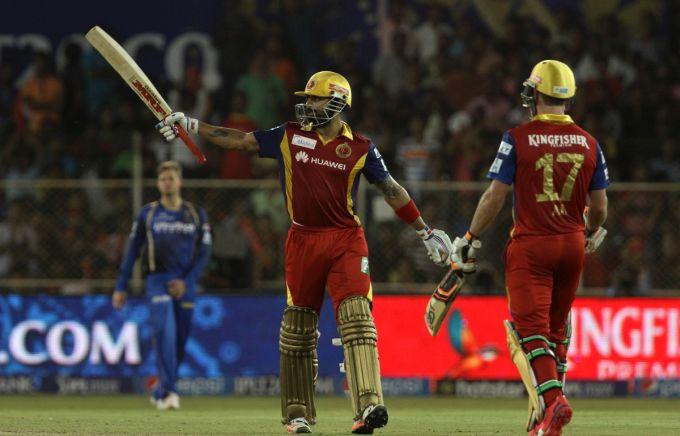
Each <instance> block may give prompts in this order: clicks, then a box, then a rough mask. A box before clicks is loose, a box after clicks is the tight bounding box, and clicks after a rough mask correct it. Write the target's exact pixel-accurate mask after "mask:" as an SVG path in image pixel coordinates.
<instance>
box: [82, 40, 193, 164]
mask: <svg viewBox="0 0 680 436" xmlns="http://www.w3.org/2000/svg"><path fill="white" fill-rule="evenodd" d="M85 38H86V39H87V40H88V42H89V43H90V44H92V46H93V47H94V48H95V49H97V51H98V52H99V53H100V54H101V55H102V56H103V57H104V59H106V61H107V62H108V63H109V64H110V65H111V66H112V67H113V69H114V70H116V72H117V73H118V75H119V76H120V77H122V79H123V80H125V83H127V84H128V86H129V87H130V88H132V90H133V91H134V92H135V93H136V94H137V95H138V96H139V98H140V99H141V100H142V101H143V102H144V104H145V105H146V107H148V108H149V110H150V111H151V112H153V114H154V115H155V116H156V118H157V119H158V120H159V121H160V120H162V119H164V118H165V117H167V116H168V115H170V114H171V113H172V110H171V109H170V106H168V104H167V103H166V102H165V100H164V99H163V97H161V95H160V94H159V93H158V90H156V87H155V86H154V85H153V83H151V80H149V78H148V77H146V74H144V71H142V70H141V68H139V65H137V63H136V62H135V61H134V60H133V59H132V58H131V57H130V55H129V54H127V52H126V51H125V49H124V48H123V47H121V46H120V44H118V43H117V42H116V40H115V39H113V38H111V36H110V35H109V34H108V33H106V32H105V31H104V30H103V29H102V28H101V27H99V26H94V27H93V28H92V29H90V31H89V32H87V34H86V35H85ZM175 127H177V130H178V134H179V137H180V138H181V139H182V141H184V144H185V145H186V146H187V147H188V148H189V150H190V151H191V153H192V154H193V155H194V156H196V159H198V162H199V163H205V161H206V158H205V156H204V155H203V153H201V150H200V149H199V148H198V147H197V146H196V144H194V141H192V140H191V137H190V136H189V134H188V133H187V131H186V130H184V128H183V127H182V126H180V125H179V124H175Z"/></svg>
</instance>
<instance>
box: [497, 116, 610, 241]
mask: <svg viewBox="0 0 680 436" xmlns="http://www.w3.org/2000/svg"><path fill="white" fill-rule="evenodd" d="M487 177H488V178H490V179H494V180H498V181H500V182H503V183H506V184H508V185H514V209H513V218H514V221H515V225H514V228H513V231H512V236H513V237H519V236H527V235H529V236H536V235H556V234H564V233H574V232H583V231H584V223H583V209H584V208H585V206H586V201H587V197H588V193H589V192H590V191H592V190H598V189H605V188H606V187H607V186H608V185H609V176H608V173H607V164H606V161H605V158H604V154H603V153H602V150H601V149H600V146H599V144H598V143H597V141H596V140H595V138H593V137H592V136H591V135H590V134H589V133H588V132H586V131H585V130H583V129H582V128H580V127H579V126H577V125H576V124H574V122H573V121H572V119H571V117H570V116H568V115H550V114H543V115H537V116H535V117H534V118H533V119H532V120H531V121H530V122H528V123H526V124H522V125H520V126H517V127H515V128H514V129H511V130H509V131H507V132H506V133H505V135H504V136H503V140H502V142H501V145H500V147H499V149H498V153H497V155H496V159H495V160H494V162H493V164H492V165H491V168H490V170H489V173H488V174H487Z"/></svg>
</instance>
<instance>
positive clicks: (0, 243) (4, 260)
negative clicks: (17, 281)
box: [0, 200, 38, 278]
mask: <svg viewBox="0 0 680 436" xmlns="http://www.w3.org/2000/svg"><path fill="white" fill-rule="evenodd" d="M32 215H33V212H32V211H31V210H30V203H28V202H26V201H21V200H16V201H13V202H12V203H11V204H10V206H9V208H8V210H7V218H6V219H5V220H4V221H3V222H0V277H5V278H26V277H31V276H34V275H35V274H37V272H38V271H37V267H38V262H37V252H38V233H37V232H36V230H35V228H34V227H33V222H32V220H31V219H30V218H29V217H30V216H32Z"/></svg>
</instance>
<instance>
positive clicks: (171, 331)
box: [146, 274, 194, 398]
mask: <svg viewBox="0 0 680 436" xmlns="http://www.w3.org/2000/svg"><path fill="white" fill-rule="evenodd" d="M159 276H161V277H159ZM167 281H169V279H167V277H165V274H163V275H161V274H158V275H153V276H148V277H147V278H146V288H147V299H148V302H149V314H150V318H151V328H152V330H153V347H154V351H155V352H156V366H157V369H158V378H159V386H158V388H157V389H156V392H154V396H155V397H156V398H164V397H165V396H166V395H167V394H168V393H170V392H177V388H176V386H175V384H176V383H177V378H178V369H179V365H180V363H182V360H183V359H184V355H185V347H186V343H187V339H188V338H189V332H190V331H191V321H192V316H193V311H194V304H193V294H194V293H193V292H189V284H188V283H187V292H186V294H185V296H184V297H183V298H182V299H181V300H175V299H173V298H172V297H170V295H169V294H167V292H165V293H163V294H161V293H160V292H158V291H159V289H158V287H160V286H163V287H166V284H167ZM150 288H153V289H150ZM191 290H192V291H193V289H191Z"/></svg>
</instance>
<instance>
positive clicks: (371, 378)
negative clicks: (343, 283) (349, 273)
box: [338, 297, 383, 419]
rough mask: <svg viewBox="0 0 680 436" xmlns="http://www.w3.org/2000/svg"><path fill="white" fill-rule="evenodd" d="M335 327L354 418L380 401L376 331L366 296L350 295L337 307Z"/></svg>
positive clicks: (380, 390)
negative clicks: (339, 340) (338, 335)
mask: <svg viewBox="0 0 680 436" xmlns="http://www.w3.org/2000/svg"><path fill="white" fill-rule="evenodd" d="M338 331H339V333H340V338H341V339H342V348H343V351H344V353H345V374H346V376H347V384H348V386H349V392H350V400H351V402H352V408H353V411H354V415H355V419H359V418H361V413H362V412H363V410H364V409H365V408H366V406H368V405H370V404H383V395H382V387H381V385H380V362H379V361H378V334H377V332H376V329H375V323H374V322H373V315H371V307H370V303H369V301H368V299H367V298H366V297H350V298H347V299H346V300H344V301H343V302H342V303H340V306H339V307H338Z"/></svg>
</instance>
